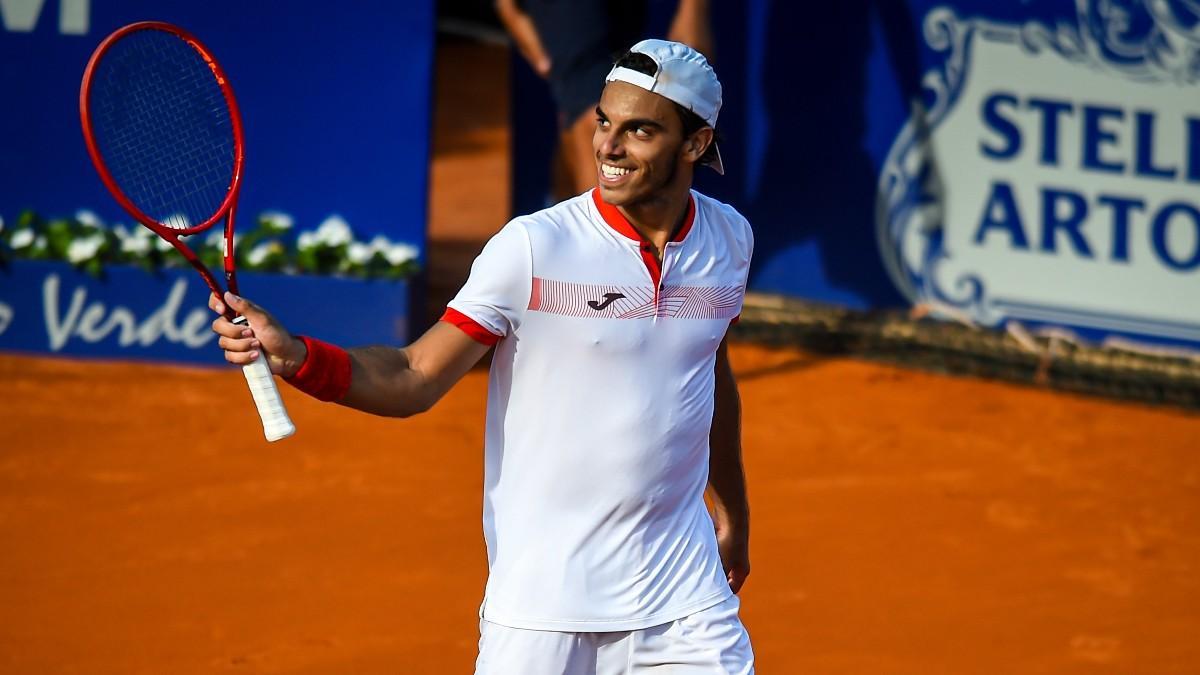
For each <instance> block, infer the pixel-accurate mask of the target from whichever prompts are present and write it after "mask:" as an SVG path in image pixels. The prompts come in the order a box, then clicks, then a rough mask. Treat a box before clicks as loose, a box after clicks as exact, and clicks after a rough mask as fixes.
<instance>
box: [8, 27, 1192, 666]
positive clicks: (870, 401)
mask: <svg viewBox="0 0 1200 675" xmlns="http://www.w3.org/2000/svg"><path fill="white" fill-rule="evenodd" d="M461 56H462V55H461V54H457V53H456V52H455V51H454V50H452V49H447V50H444V53H443V61H442V68H449V67H453V66H454V64H455V62H456V61H455V59H456V58H460V57H461ZM452 94H453V92H447V90H446V88H445V87H444V86H443V88H442V89H441V90H439V101H444V100H445V98H446V97H447V96H449V95H452ZM459 95H465V94H462V93H461V92H460V93H459ZM442 114H443V113H439V115H440V116H441V115H442ZM441 119H445V118H444V117H442V118H441ZM440 129H444V127H440ZM454 138H455V139H456V143H457V144H456V145H454V144H448V141H447V135H446V133H445V132H444V131H441V130H440V131H439V141H438V155H437V158H436V160H435V165H434V192H435V198H434V205H433V212H432V216H431V217H432V219H433V222H434V228H435V230H434V234H435V236H436V237H437V238H438V241H437V242H436V243H435V245H434V246H433V247H432V248H431V266H432V267H433V268H434V271H435V273H439V272H438V270H439V269H441V270H443V271H444V270H458V272H457V273H459V274H461V265H459V264H458V263H456V262H455V261H456V260H458V259H459V258H462V257H464V256H465V257H466V259H467V260H469V255H468V254H467V253H466V252H469V251H470V250H471V247H472V246H478V237H479V232H480V229H481V228H486V227H490V228H492V229H493V230H494V229H495V228H496V227H498V225H499V224H500V223H498V222H495V221H496V220H497V216H496V211H497V210H498V209H500V208H502V206H501V207H497V206H496V204H497V202H498V201H499V202H502V201H503V189H502V186H501V187H500V188H495V187H494V186H493V187H492V188H489V189H483V190H473V191H472V192H471V193H470V194H469V195H463V194H462V193H461V192H460V193H458V194H457V196H455V195H454V193H452V192H447V187H446V186H447V185H448V184H449V183H453V182H455V181H458V182H461V180H460V179H462V178H463V177H465V176H471V175H475V176H478V175H479V173H480V172H481V167H482V168H483V170H489V167H490V168H491V169H495V168H497V167H498V170H499V171H503V170H504V164H503V162H502V161H499V162H498V161H497V160H496V158H495V153H494V152H491V154H487V153H483V154H480V150H479V148H480V147H483V148H492V149H493V150H494V149H495V147H496V146H497V144H503V143H504V142H506V140H505V138H506V137H505V136H504V134H503V132H502V130H498V129H497V128H495V127H489V126H487V125H483V126H480V127H478V128H467V129H465V130H463V133H461V134H458V135H456V136H455V137H454ZM472 162H474V164H472ZM472 167H474V168H472ZM489 190H490V191H489ZM448 194H449V195H450V196H449V197H448V196H447V195H448ZM488 200H491V201H490V202H489V201H488ZM489 204H490V206H489ZM456 223H457V224H456ZM439 247H440V248H439ZM438 256H441V257H438ZM439 283H441V285H442V286H449V285H454V283H455V282H454V281H453V273H452V272H450V271H445V272H444V274H443V280H442V281H440V282H439ZM434 286H435V288H434V292H435V293H436V292H437V288H436V286H437V284H436V283H435V284H434ZM732 359H733V364H734V367H735V370H736V372H737V374H738V376H739V381H740V383H741V391H742V397H743V405H744V424H745V433H744V444H745V456H746V457H745V460H746V465H747V472H748V479H749V484H750V489H751V500H752V507H753V513H754V534H753V542H752V554H753V565H754V568H753V574H752V575H751V577H750V580H749V582H748V584H747V586H746V588H745V590H744V591H743V594H742V596H743V602H744V605H743V617H744V619H745V621H746V623H747V625H748V626H749V628H750V631H751V636H752V639H753V641H754V645H755V649H756V652H757V654H758V657H759V672H761V673H765V674H767V675H770V674H773V673H821V674H824V673H846V674H860V673H872V674H873V673H913V674H917V673H921V674H926V673H947V674H966V673H1004V674H1007V673H1093V672H1111V673H1195V672H1200V644H1198V642H1197V639H1196V637H1197V636H1198V635H1200V609H1198V608H1200V529H1198V528H1197V526H1196V523H1197V522H1200V416H1197V415H1196V414H1194V413H1187V412H1182V411H1178V410H1172V409H1155V408H1148V407H1144V406H1139V405H1135V404H1123V403H1116V402H1111V401H1106V400H1100V399H1090V398H1082V397H1076V396H1069V395H1063V394H1058V393H1053V392H1049V391H1045V390H1039V389H1033V388H1026V387H1019V386H1013V385H1007V384H1000V383H994V382H987V381H982V380H974V379H966V378H953V377H944V376H938V375H931V374H927V373H921V372H913V371H906V370H901V369H898V368H894V367H890V366H885V365H878V364H871V363H865V362H861V361H856V360H851V359H841V358H837V359H833V358H826V357H817V356H813V355H809V354H805V353H802V352H799V351H792V350H770V349H766V348H762V347H757V346H754V345H748V344H737V345H735V346H734V348H733V350H732ZM564 376H569V373H565V374H564ZM0 384H2V386H3V391H4V405H3V406H2V407H0V429H3V432H2V435H0V439H2V440H0V551H2V552H3V553H2V557H0V673H15V674H26V673H28V674H52V673H153V674H162V673H179V674H184V673H210V672H261V673H356V674H357V673H362V674H371V673H422V674H423V673H433V674H440V673H469V672H471V668H472V664H473V661H474V656H475V641H476V639H477V632H476V631H477V617H476V609H477V607H478V603H479V600H480V597H481V593H482V589H483V583H484V575H485V566H486V559H485V553H484V546H483V539H482V534H481V526H480V512H481V495H480V492H481V487H482V441H483V439H482V432H483V416H484V400H485V395H486V372H484V371H482V370H476V371H474V372H472V373H470V374H469V375H468V376H467V377H466V379H465V380H464V381H463V382H462V383H460V384H459V385H458V386H457V387H456V388H455V389H454V390H453V391H452V392H451V393H450V394H449V395H448V396H447V397H446V398H445V399H444V400H443V401H442V402H441V403H439V404H438V406H437V407H436V408H435V409H434V410H433V411H432V412H430V413H428V414H426V415H424V416H420V417H417V418H413V419H410V420H386V419H380V418H373V417H369V416H366V415H362V414H359V413H355V412H353V411H349V410H345V409H342V408H339V407H337V406H333V405H327V404H321V403H318V402H316V401H314V400H311V399H308V398H307V397H305V396H304V395H302V394H298V393H296V392H295V391H292V390H290V389H289V390H286V391H284V396H285V399H286V401H287V404H288V406H289V408H290V410H291V412H292V414H293V417H294V419H295V420H296V422H297V425H298V427H299V429H300V431H299V432H298V434H297V435H296V436H295V437H294V438H292V439H289V440H287V441H284V442H280V443H275V444H267V443H265V442H264V441H262V440H261V433H260V430H259V426H258V421H257V418H256V416H255V415H254V413H253V410H252V408H251V406H250V401H249V396H248V394H247V392H246V390H245V383H244V380H243V379H242V376H241V374H240V373H238V372H237V371H236V370H224V369H196V368H176V367H166V366H154V365H138V364H129V363H118V362H80V361H69V360H53V359H46V358H39V357H31V356H15V355H0ZM554 590H555V589H553V588H547V589H545V592H547V593H553V592H554ZM514 675H518V674H514Z"/></svg>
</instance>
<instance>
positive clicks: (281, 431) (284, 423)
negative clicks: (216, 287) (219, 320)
mask: <svg viewBox="0 0 1200 675" xmlns="http://www.w3.org/2000/svg"><path fill="white" fill-rule="evenodd" d="M234 323H245V318H244V317H238V320H235V321H234ZM258 354H259V355H258V358H256V359H254V360H253V361H251V362H250V363H247V364H246V365H244V366H242V374H243V375H245V376H246V384H247V385H249V386H250V395H251V396H253V397H254V405H255V406H257V407H258V416H259V418H260V419H261V420H262V425H263V435H265V436H266V437H267V440H268V441H271V442H274V441H278V440H281V439H284V438H287V437H288V436H291V435H292V434H294V433H296V425H295V424H293V423H292V420H291V418H290V417H288V413H287V408H285V407H283V398H282V397H280V396H279V387H277V386H275V376H274V375H272V374H271V367H270V366H269V365H267V358H266V355H265V354H264V353H263V352H262V350H261V349H260V350H259V353H258Z"/></svg>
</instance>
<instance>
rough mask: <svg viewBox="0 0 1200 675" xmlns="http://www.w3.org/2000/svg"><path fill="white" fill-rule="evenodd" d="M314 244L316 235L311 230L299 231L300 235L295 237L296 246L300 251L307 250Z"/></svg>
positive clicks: (315, 243)
mask: <svg viewBox="0 0 1200 675" xmlns="http://www.w3.org/2000/svg"><path fill="white" fill-rule="evenodd" d="M316 245H317V235H316V234H315V233H313V232H301V233H300V236H299V237H297V238H296V248H298V249H300V250H301V251H307V250H308V249H310V248H312V247H314V246H316Z"/></svg>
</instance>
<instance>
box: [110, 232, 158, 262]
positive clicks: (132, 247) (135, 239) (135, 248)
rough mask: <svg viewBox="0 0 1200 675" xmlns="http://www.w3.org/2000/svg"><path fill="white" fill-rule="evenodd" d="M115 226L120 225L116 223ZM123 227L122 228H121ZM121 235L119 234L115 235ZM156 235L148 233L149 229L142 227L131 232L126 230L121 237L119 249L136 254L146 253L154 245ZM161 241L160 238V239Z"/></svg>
mask: <svg viewBox="0 0 1200 675" xmlns="http://www.w3.org/2000/svg"><path fill="white" fill-rule="evenodd" d="M117 227H121V226H120V225H118V226H117ZM121 229H124V228H121ZM117 236H118V237H121V235H120V234H118V235H117ZM155 238H156V237H155V236H154V235H153V234H150V231H149V230H147V229H146V228H144V227H139V228H138V229H136V230H134V231H133V232H127V233H126V234H125V236H124V237H121V251H122V252H124V253H133V254H136V255H146V254H147V253H149V252H150V249H151V248H152V247H153V246H154V241H153V240H154V239H155ZM160 241H161V240H160Z"/></svg>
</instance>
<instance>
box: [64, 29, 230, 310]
mask: <svg viewBox="0 0 1200 675" xmlns="http://www.w3.org/2000/svg"><path fill="white" fill-rule="evenodd" d="M142 30H159V31H163V32H166V33H171V34H173V35H175V36H176V37H178V38H180V39H181V40H183V41H184V42H186V43H187V44H188V46H190V47H191V48H192V49H195V50H196V52H197V53H198V54H200V57H201V58H203V59H204V62H205V63H206V64H208V67H209V70H211V71H212V74H213V77H214V78H215V79H216V81H217V85H218V86H220V88H221V93H222V95H224V96H225V102H226V104H228V106H229V117H230V122H231V125H232V127H233V176H232V177H231V179H230V183H229V189H228V192H227V194H226V195H225V200H224V201H223V202H221V206H220V207H218V208H217V211H216V213H214V214H213V215H212V216H211V217H210V218H209V219H208V220H205V221H204V222H202V223H200V224H198V225H193V226H191V227H187V228H182V229H180V228H174V227H170V226H168V225H164V224H163V223H161V222H159V221H157V220H154V219H153V218H151V217H150V216H148V215H146V214H145V213H143V212H142V210H141V209H139V208H138V207H137V206H136V205H135V204H134V203H133V202H132V201H131V200H130V199H129V197H127V196H126V195H125V193H124V192H122V191H121V188H120V186H118V185H117V182H116V180H114V179H113V177H112V173H111V172H110V171H109V170H108V166H107V165H105V163H104V158H103V156H102V155H101V154H100V149H99V147H98V145H97V143H96V138H95V135H94V131H93V129H92V119H91V110H90V108H89V103H88V99H89V94H90V93H91V89H92V78H93V76H94V75H95V72H96V67H97V65H98V64H99V63H100V61H101V60H102V59H103V58H104V55H105V54H106V53H108V50H109V49H111V48H112V46H113V45H114V44H116V43H117V41H119V40H120V39H121V38H123V37H125V36H127V35H129V34H131V33H135V32H137V31H142ZM79 119H80V120H81V121H82V123H83V140H84V142H85V143H86V144H87V151H88V155H90V156H91V158H92V164H94V165H95V166H96V171H97V172H98V173H99V174H100V180H102V181H104V186H105V187H107V188H108V191H109V192H111V193H112V195H113V197H114V198H116V200H117V203H119V204H120V205H121V207H122V208H124V209H125V211H126V212H128V213H129V215H131V216H133V217H134V219H136V220H137V221H138V222H139V223H141V224H142V225H144V226H146V227H148V228H150V230H151V231H152V232H154V233H155V234H157V235H158V236H160V237H162V238H163V239H166V240H167V241H168V242H169V243H170V244H171V245H172V246H174V247H175V249H176V250H178V251H179V252H180V253H182V254H183V257H184V258H186V259H187V261H188V262H189V263H191V265H192V267H194V268H196V271H197V272H199V273H200V276H202V277H204V282H205V283H206V284H208V287H209V289H210V290H212V292H213V293H214V294H216V295H217V297H222V295H223V291H222V289H221V286H220V284H218V283H217V279H216V277H215V276H213V274H212V272H210V271H209V270H208V268H207V267H205V266H204V263H202V262H200V259H199V258H198V257H196V254H195V253H194V252H193V251H192V249H190V248H189V247H188V245H187V244H185V243H183V241H182V240H181V239H180V237H181V236H184V235H191V234H196V233H199V232H203V231H205V230H207V229H209V228H210V227H212V226H213V224H215V223H216V222H217V221H218V220H220V219H221V218H222V217H224V218H225V251H224V254H225V284H226V286H227V287H228V288H229V290H230V292H232V293H235V294H236V293H237V292H238V288H237V272H236V270H235V269H234V257H233V218H234V214H235V212H236V211H237V200H238V191H239V190H240V189H241V184H242V166H243V164H244V162H245V150H244V145H243V140H244V139H243V136H242V117H241V114H240V113H239V112H238V106H237V99H236V98H234V95H233V88H232V87H231V86H230V85H229V78H227V77H226V76H225V71H224V70H222V68H221V66H220V64H218V63H217V60H216V59H215V58H213V56H212V53H211V52H209V50H208V48H207V47H205V46H204V44H203V43H201V42H200V41H199V40H198V39H196V37H195V36H194V35H192V34H191V33H189V32H187V31H186V30H184V29H182V28H180V27H179V26H175V25H173V24H169V23H165V22H162V21H139V22H137V23H131V24H129V25H128V26H123V27H121V28H118V29H117V30H116V31H114V32H113V33H112V35H109V36H108V37H106V38H104V41H103V42H101V43H100V45H99V46H98V47H96V51H95V52H93V53H92V58H91V59H89V60H88V64H87V68H86V69H85V70H84V71H83V84H82V86H81V87H80V90H79ZM225 313H226V316H227V317H228V318H230V319H233V318H234V316H236V315H235V314H234V313H233V312H232V310H230V309H229V308H228V307H226V311H225Z"/></svg>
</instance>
